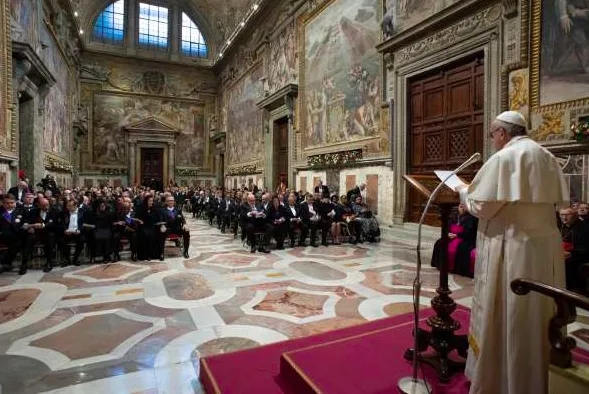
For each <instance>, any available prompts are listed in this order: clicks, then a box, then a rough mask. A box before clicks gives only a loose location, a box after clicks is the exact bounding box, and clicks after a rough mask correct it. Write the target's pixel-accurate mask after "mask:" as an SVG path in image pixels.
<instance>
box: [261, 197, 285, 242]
mask: <svg viewBox="0 0 589 394" xmlns="http://www.w3.org/2000/svg"><path fill="white" fill-rule="evenodd" d="M266 212H267V219H268V223H269V224H270V228H271V229H272V235H273V236H274V239H275V240H276V249H278V250H282V249H284V238H285V237H286V229H287V222H288V218H287V217H286V209H285V208H284V207H283V206H282V205H281V204H280V197H278V196H276V195H275V196H274V197H272V203H271V205H270V206H269V207H268V209H267V211H266Z"/></svg>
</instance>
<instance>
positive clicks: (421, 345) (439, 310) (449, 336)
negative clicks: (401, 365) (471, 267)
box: [403, 175, 468, 383]
mask: <svg viewBox="0 0 589 394" xmlns="http://www.w3.org/2000/svg"><path fill="white" fill-rule="evenodd" d="M403 178H404V179H405V180H406V181H407V182H408V183H409V184H410V185H411V186H412V187H414V188H415V189H417V190H418V191H419V193H421V194H423V196H424V197H425V198H427V199H429V198H430V197H431V195H432V193H433V191H434V189H435V188H436V187H437V186H438V185H439V184H440V182H441V181H440V180H439V179H438V177H437V176H435V175H403ZM459 201H460V200H459V197H458V194H457V193H456V192H454V191H453V190H452V189H450V188H449V187H446V186H444V187H443V188H442V189H441V190H440V191H439V193H438V195H437V197H436V198H435V199H434V200H433V202H432V204H434V205H436V206H437V207H438V208H439V210H440V219H441V221H442V237H441V241H440V243H441V245H440V259H439V262H438V268H439V270H440V284H439V286H438V288H437V289H436V293H437V294H438V295H437V296H436V297H434V299H432V302H431V305H432V308H433V309H434V311H435V312H436V314H435V316H431V317H430V318H428V319H427V325H428V326H429V327H430V328H431V331H426V330H424V329H421V328H418V329H417V333H414V335H417V343H418V345H417V346H418V351H419V353H421V352H424V351H425V350H427V348H428V347H431V348H432V349H433V350H434V351H435V352H434V353H431V352H430V353H428V354H426V355H423V354H419V356H418V360H419V361H421V362H424V363H426V364H429V365H431V366H432V367H434V368H435V369H436V371H437V373H438V379H439V380H440V382H443V383H446V382H448V381H449V380H450V377H451V376H452V374H453V373H455V372H459V371H462V370H463V369H464V366H465V362H464V361H457V360H452V359H449V358H448V355H449V354H450V353H451V352H452V351H453V350H456V351H457V353H458V354H459V355H460V356H461V357H463V358H465V359H466V354H467V350H468V339H467V336H466V335H456V334H455V332H456V331H457V330H458V329H460V323H459V322H458V321H456V320H454V319H453V318H452V313H453V312H454V311H455V310H456V303H455V302H454V300H453V299H452V297H450V294H452V292H451V291H450V289H449V287H448V240H449V239H448V228H449V222H450V211H451V210H452V208H453V207H454V206H457V205H458V204H459ZM413 355H414V351H413V349H407V350H406V351H405V359H407V360H413Z"/></svg>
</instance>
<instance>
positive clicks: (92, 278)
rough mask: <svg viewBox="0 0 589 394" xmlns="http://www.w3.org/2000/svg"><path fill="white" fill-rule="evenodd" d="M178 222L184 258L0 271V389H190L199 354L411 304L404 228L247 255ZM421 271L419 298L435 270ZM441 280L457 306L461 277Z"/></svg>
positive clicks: (409, 247)
mask: <svg viewBox="0 0 589 394" xmlns="http://www.w3.org/2000/svg"><path fill="white" fill-rule="evenodd" d="M189 226H190V229H191V243H192V245H191V248H190V256H191V257H190V259H184V258H182V257H181V255H180V253H179V251H178V250H177V248H175V247H173V246H170V247H169V248H168V250H167V256H168V258H167V259H166V261H165V262H159V261H158V262H131V261H129V260H125V261H122V262H118V263H114V264H109V265H95V266H81V267H68V268H58V269H54V270H53V271H52V272H50V273H48V274H44V273H43V272H42V271H40V270H29V273H28V274H27V275H25V276H22V277H19V276H18V275H17V274H16V273H10V274H3V275H0V286H1V287H0V366H1V367H0V384H1V386H2V390H1V391H0V392H2V393H14V394H16V393H22V394H28V393H52V394H72V393H117V394H125V393H129V394H131V393H132V394H156V393H169V394H184V393H200V392H201V391H202V389H201V387H200V385H199V382H198V374H199V364H198V360H199V358H200V357H203V356H206V355H211V354H218V353H224V352H231V351H235V350H239V349H245V348H249V347H253V346H258V345H262V344H268V343H272V342H276V341H282V340H286V339H289V338H295V337H301V336H306V335H311V334H315V333H320V332H324V331H327V330H331V329H335V328H341V327H346V326H350V325H354V324H359V323H363V322H366V321H369V320H373V319H378V318H382V317H387V316H393V315H397V314H402V313H406V312H409V311H411V300H412V297H411V286H412V281H413V276H414V271H415V252H414V247H415V245H414V242H415V237H407V236H404V237H399V238H398V239H397V240H394V241H393V240H391V239H395V238H394V237H392V238H391V237H388V238H389V240H384V241H382V242H381V243H379V244H363V245H359V246H357V247H353V246H351V245H343V246H333V245H330V246H329V247H327V248H326V247H319V248H311V247H306V248H295V249H286V250H283V251H273V252H272V253H270V254H259V253H256V254H250V253H249V250H247V249H246V248H244V246H243V245H242V243H241V242H240V241H238V240H234V239H233V237H232V236H230V235H224V234H221V233H220V232H219V230H217V229H216V228H211V227H209V226H208V224H206V223H205V222H203V221H197V220H192V219H190V223H189ZM430 247H431V245H430ZM123 257H125V256H123ZM426 265H429V264H426ZM423 278H424V280H423V298H422V304H423V305H424V306H429V301H430V299H431V297H433V295H434V288H435V286H436V284H437V272H436V271H434V270H433V269H431V268H430V267H427V268H426V269H425V273H424V277H423ZM450 286H451V288H452V290H453V292H454V293H453V295H454V298H455V299H456V300H457V302H458V303H460V304H463V305H466V306H469V304H470V300H471V295H472V281H471V280H470V279H466V278H462V277H458V276H453V277H451V278H450ZM587 319H588V320H589V318H587ZM585 323H589V321H586V322H585ZM578 324H580V326H579V327H576V330H581V331H580V333H583V332H584V330H586V328H587V326H585V325H584V324H582V323H578ZM588 346H589V345H588Z"/></svg>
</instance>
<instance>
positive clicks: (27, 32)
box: [10, 0, 39, 48]
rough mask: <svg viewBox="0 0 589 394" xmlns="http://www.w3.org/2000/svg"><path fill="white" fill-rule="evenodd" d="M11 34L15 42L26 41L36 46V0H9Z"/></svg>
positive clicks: (37, 30) (37, 38)
mask: <svg viewBox="0 0 589 394" xmlns="http://www.w3.org/2000/svg"><path fill="white" fill-rule="evenodd" d="M10 13H11V19H12V20H11V23H10V26H11V31H12V32H11V34H12V39H13V40H14V41H17V42H26V43H29V44H31V46H32V47H33V48H36V46H37V42H38V40H39V37H38V34H39V33H38V32H39V29H38V25H37V2H36V1H24V0H10Z"/></svg>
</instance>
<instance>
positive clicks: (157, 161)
mask: <svg viewBox="0 0 589 394" xmlns="http://www.w3.org/2000/svg"><path fill="white" fill-rule="evenodd" d="M152 180H155V181H156V182H157V184H158V185H162V186H163V182H164V149H163V148H141V184H142V185H148V186H150V187H153V186H152V184H153V182H152Z"/></svg>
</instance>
